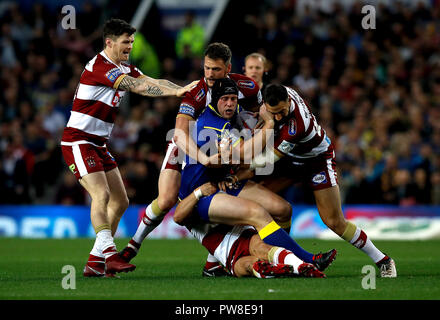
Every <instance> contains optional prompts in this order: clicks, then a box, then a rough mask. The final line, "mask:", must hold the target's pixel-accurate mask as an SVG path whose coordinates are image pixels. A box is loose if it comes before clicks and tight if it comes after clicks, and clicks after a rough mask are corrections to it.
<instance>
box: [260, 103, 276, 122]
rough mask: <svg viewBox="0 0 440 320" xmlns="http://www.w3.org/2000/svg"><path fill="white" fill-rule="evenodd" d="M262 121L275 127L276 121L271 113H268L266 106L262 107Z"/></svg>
mask: <svg viewBox="0 0 440 320" xmlns="http://www.w3.org/2000/svg"><path fill="white" fill-rule="evenodd" d="M260 119H262V120H264V122H265V125H266V124H268V125H272V126H273V125H275V119H274V116H273V114H272V113H271V112H269V111H267V108H266V104H264V103H263V105H262V106H261V107H260Z"/></svg>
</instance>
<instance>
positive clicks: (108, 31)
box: [102, 18, 136, 48]
mask: <svg viewBox="0 0 440 320" xmlns="http://www.w3.org/2000/svg"><path fill="white" fill-rule="evenodd" d="M135 32H136V28H135V27H133V26H131V25H130V24H129V23H127V22H126V21H124V20H121V19H115V18H111V19H109V20H107V21H106V22H105V23H104V27H103V30H102V40H103V42H104V48H105V39H107V38H111V39H113V40H116V39H117V38H118V37H119V36H121V35H123V34H124V33H127V34H128V35H129V36H131V35H132V34H133V33H135Z"/></svg>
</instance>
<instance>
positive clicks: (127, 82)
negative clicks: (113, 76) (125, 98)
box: [118, 77, 139, 91]
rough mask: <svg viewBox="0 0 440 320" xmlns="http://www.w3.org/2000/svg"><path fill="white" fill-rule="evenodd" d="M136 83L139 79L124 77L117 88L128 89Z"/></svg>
mask: <svg viewBox="0 0 440 320" xmlns="http://www.w3.org/2000/svg"><path fill="white" fill-rule="evenodd" d="M137 85H139V81H138V80H137V79H135V78H132V77H124V79H122V81H121V83H120V84H119V87H118V89H120V90H126V91H130V90H131V89H133V88H134V87H136V86H137Z"/></svg>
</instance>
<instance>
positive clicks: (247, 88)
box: [229, 73, 260, 95]
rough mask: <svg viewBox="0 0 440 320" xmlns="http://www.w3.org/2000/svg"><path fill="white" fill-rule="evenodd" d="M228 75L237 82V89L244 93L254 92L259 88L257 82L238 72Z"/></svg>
mask: <svg viewBox="0 0 440 320" xmlns="http://www.w3.org/2000/svg"><path fill="white" fill-rule="evenodd" d="M229 77H230V78H231V79H232V80H234V82H235V83H236V84H237V87H238V90H240V91H241V92H242V93H243V94H244V95H247V94H250V95H252V94H256V93H257V92H258V90H259V89H260V88H259V87H258V84H257V83H256V82H255V81H254V80H253V79H251V78H249V77H246V76H245V75H242V74H239V73H230V74H229Z"/></svg>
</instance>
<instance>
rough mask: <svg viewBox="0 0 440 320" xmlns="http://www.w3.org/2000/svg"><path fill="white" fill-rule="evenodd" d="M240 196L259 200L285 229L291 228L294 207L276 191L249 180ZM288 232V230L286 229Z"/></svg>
mask: <svg viewBox="0 0 440 320" xmlns="http://www.w3.org/2000/svg"><path fill="white" fill-rule="evenodd" d="M238 197H239V198H243V199H248V200H252V201H255V202H257V203H258V204H259V205H261V206H262V207H263V208H264V209H266V210H267V211H268V212H269V213H270V215H271V216H272V217H273V219H274V220H275V221H276V222H277V224H278V225H279V226H281V228H283V229H289V228H290V224H291V218H292V207H291V206H290V204H289V203H288V202H287V201H286V200H284V199H283V198H281V197H280V196H279V195H277V194H276V193H273V192H271V191H270V190H269V189H267V188H265V187H264V186H262V185H260V184H257V183H255V182H253V181H248V182H247V183H246V185H245V186H244V188H243V190H242V191H241V192H240V194H239V195H238ZM286 232H288V231H287V230H286Z"/></svg>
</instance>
